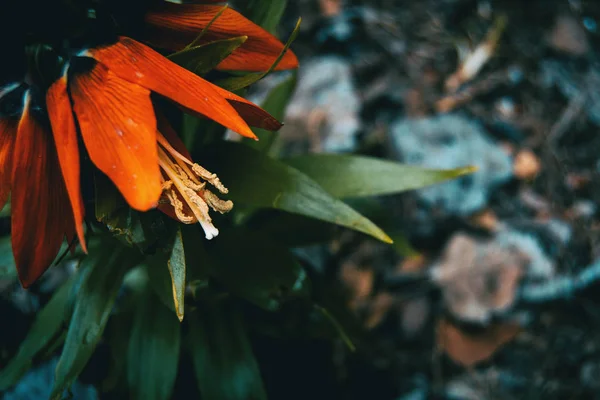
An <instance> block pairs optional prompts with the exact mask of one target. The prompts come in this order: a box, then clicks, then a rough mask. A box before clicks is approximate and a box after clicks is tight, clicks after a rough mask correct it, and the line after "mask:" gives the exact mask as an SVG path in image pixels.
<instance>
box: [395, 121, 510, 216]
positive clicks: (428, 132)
mask: <svg viewBox="0 0 600 400" xmlns="http://www.w3.org/2000/svg"><path fill="white" fill-rule="evenodd" d="M390 135H391V142H392V145H393V150H394V151H395V152H396V156H397V157H398V158H400V159H401V160H402V161H404V162H406V163H408V164H413V165H419V166H423V167H429V168H441V169H448V168H456V167H463V166H467V165H475V166H477V168H478V170H477V172H475V173H474V174H472V175H469V176H466V177H463V178H461V179H457V180H453V181H450V182H447V183H444V184H441V185H436V186H432V187H428V188H425V189H420V190H418V191H416V192H415V193H416V196H418V197H419V198H420V199H421V200H422V201H423V202H424V203H426V204H427V205H429V206H431V207H439V208H441V209H442V210H444V211H445V212H447V213H450V214H458V215H468V214H471V213H473V212H475V211H477V210H480V209H482V208H483V207H484V206H485V205H486V203H487V199H488V195H489V193H490V191H491V190H492V189H493V188H494V187H495V186H497V185H499V184H501V183H503V182H505V181H507V180H508V179H509V178H510V177H511V175H512V163H511V159H510V157H509V155H508V154H506V153H505V152H504V151H503V150H502V149H501V148H500V146H497V145H495V144H494V143H493V142H492V141H491V139H489V137H488V134H487V132H485V130H484V129H483V128H482V127H481V126H480V125H479V124H477V123H475V122H473V121H471V120H469V119H467V118H465V117H463V116H460V115H456V114H448V115H441V116H435V117H429V118H422V119H402V120H399V121H398V122H396V123H395V124H393V125H392V126H391V127H390Z"/></svg>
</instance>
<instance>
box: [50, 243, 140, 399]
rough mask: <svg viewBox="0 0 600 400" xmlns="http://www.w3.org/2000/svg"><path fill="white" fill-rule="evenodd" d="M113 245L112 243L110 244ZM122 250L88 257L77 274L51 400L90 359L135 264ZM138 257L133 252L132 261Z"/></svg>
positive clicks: (112, 250) (128, 254) (118, 249)
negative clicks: (96, 256)
mask: <svg viewBox="0 0 600 400" xmlns="http://www.w3.org/2000/svg"><path fill="white" fill-rule="evenodd" d="M113 242H114V241H113ZM130 253H133V251H129V252H128V250H127V249H124V248H119V247H116V248H112V249H111V248H108V247H107V246H106V245H105V247H104V249H103V252H102V253H101V254H100V256H99V257H98V258H92V257H88V258H87V259H86V260H85V261H84V262H83V264H82V266H81V267H80V269H79V270H78V271H77V275H78V279H80V282H81V286H80V287H79V289H78V291H77V293H76V300H75V308H74V310H73V317H72V318H71V323H70V324H69V330H68V332H67V337H66V340H65V346H64V349H63V352H62V354H61V356H60V359H59V361H58V364H57V366H56V380H55V381H54V386H53V388H52V395H51V398H52V399H60V398H61V394H62V393H63V391H64V390H65V389H67V388H69V387H70V386H71V385H72V384H73V382H74V381H75V379H76V378H77V376H78V375H79V374H80V373H81V371H82V370H83V368H84V367H85V365H86V364H87V362H88V360H89V359H90V357H91V356H92V353H93V352H94V349H95V348H96V345H97V344H98V342H99V340H100V338H101V337H102V332H103V331H104V327H105V325H106V322H107V320H108V317H109V315H110V312H111V310H112V308H113V305H114V302H115V300H116V298H117V294H118V291H119V288H120V287H121V283H122V281H123V277H124V276H125V273H126V272H127V270H128V269H129V268H130V267H132V266H133V265H134V264H135V263H137V260H134V257H133V256H132V255H131V254H130ZM137 257H138V253H137V251H136V252H135V258H137Z"/></svg>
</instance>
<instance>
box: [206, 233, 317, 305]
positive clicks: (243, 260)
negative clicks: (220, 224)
mask: <svg viewBox="0 0 600 400" xmlns="http://www.w3.org/2000/svg"><path fill="white" fill-rule="evenodd" d="M232 249H235V250H234V251H232ZM206 251H207V253H208V255H209V256H210V260H211V262H210V274H211V275H212V276H213V277H215V279H217V280H218V281H219V282H221V283H223V284H224V286H225V287H226V288H227V290H229V291H230V292H232V293H235V294H236V295H238V296H240V297H243V298H245V299H246V300H248V301H250V302H252V303H254V304H256V305H258V306H259V307H262V308H265V309H267V310H276V309H277V308H278V307H279V306H280V304H281V302H282V301H283V300H284V299H287V298H290V297H295V296H306V295H307V294H308V291H309V290H310V289H309V284H310V282H309V281H308V278H307V276H306V273H305V272H304V270H303V269H302V268H301V267H300V265H298V263H297V262H296V260H295V258H294V257H293V256H292V255H291V254H290V252H289V250H288V249H287V248H285V247H283V246H281V245H278V244H276V243H274V242H273V241H272V240H270V239H269V238H268V237H265V236H263V235H261V234H260V233H259V232H253V231H248V230H244V229H242V228H237V229H234V230H226V231H223V232H221V233H220V235H219V237H218V239H217V240H213V241H211V242H208V243H206Z"/></svg>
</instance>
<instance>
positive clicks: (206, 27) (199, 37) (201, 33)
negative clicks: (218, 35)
mask: <svg viewBox="0 0 600 400" xmlns="http://www.w3.org/2000/svg"><path fill="white" fill-rule="evenodd" d="M228 7H229V6H228V5H227V4H226V5H224V6H223V7H222V8H221V9H220V10H219V12H218V13H216V14H215V16H214V17H213V18H212V19H211V20H210V21H209V22H208V24H206V26H205V27H204V28H203V29H202V31H201V32H200V34H199V35H198V36H196V38H195V39H194V41H193V42H192V43H190V44H188V45H187V46H186V48H188V49H189V48H191V47H194V46H196V45H197V44H198V43H199V42H200V39H202V37H203V36H204V35H205V34H206V32H208V30H209V29H210V27H211V26H212V24H213V23H214V22H215V21H216V20H217V19H219V18H220V17H221V15H223V13H224V12H225V10H227V8H228Z"/></svg>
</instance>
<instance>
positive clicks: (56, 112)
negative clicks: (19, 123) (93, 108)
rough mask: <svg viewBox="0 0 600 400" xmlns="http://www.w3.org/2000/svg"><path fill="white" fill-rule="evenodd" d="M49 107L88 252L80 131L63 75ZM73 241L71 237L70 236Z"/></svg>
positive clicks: (78, 227)
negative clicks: (80, 174)
mask: <svg viewBox="0 0 600 400" xmlns="http://www.w3.org/2000/svg"><path fill="white" fill-rule="evenodd" d="M46 107H47V109H48V116H49V117H50V122H51V124H52V133H53V134H54V143H55V144H56V151H57V154H58V161H59V162H60V169H61V171H62V175H63V178H64V180H65V185H66V187H67V193H68V194H69V199H70V201H71V208H72V209H73V217H74V219H75V229H76V231H77V236H78V237H79V243H81V248H82V249H83V251H85V252H86V253H87V247H86V244H85V237H84V235H83V216H84V213H85V208H84V206H83V199H82V197H81V183H80V181H79V147H78V145H77V128H76V127H75V119H74V118H73V110H72V109H71V101H70V100H69V95H68V93H67V77H66V76H63V77H62V78H60V79H59V80H57V81H56V82H54V84H53V85H52V86H50V89H48V92H47V93H46ZM67 239H68V240H71V239H72V237H68V238H67Z"/></svg>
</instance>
